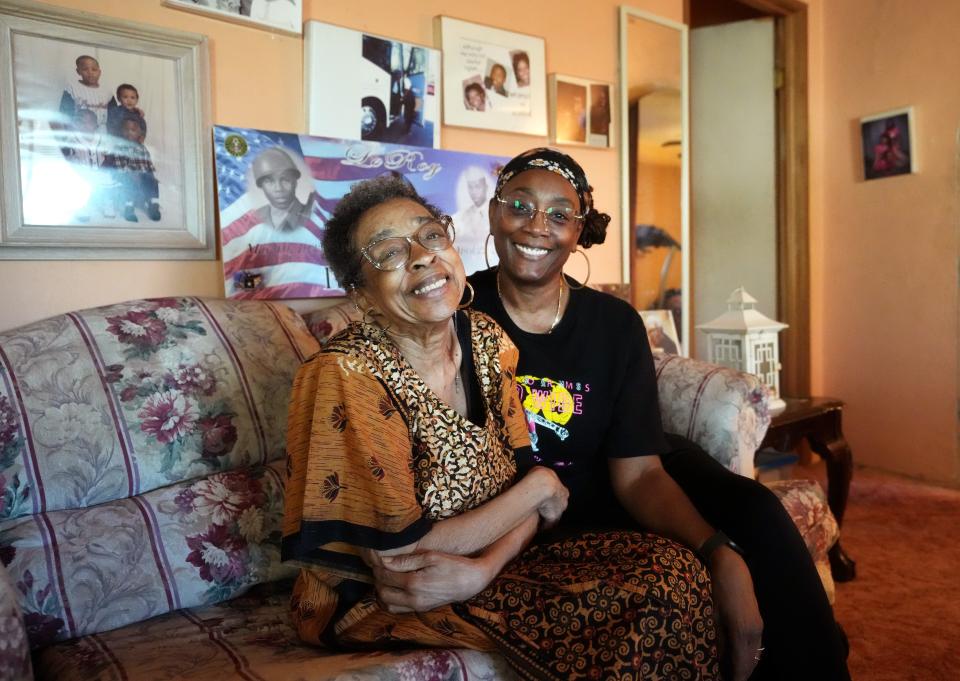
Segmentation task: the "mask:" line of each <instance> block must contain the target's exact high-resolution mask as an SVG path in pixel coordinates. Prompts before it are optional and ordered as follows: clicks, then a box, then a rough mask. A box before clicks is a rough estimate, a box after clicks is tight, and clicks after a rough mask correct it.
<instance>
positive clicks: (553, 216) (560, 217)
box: [494, 196, 583, 227]
mask: <svg viewBox="0 0 960 681" xmlns="http://www.w3.org/2000/svg"><path fill="white" fill-rule="evenodd" d="M494 198H495V199H496V200H497V201H499V202H500V205H501V206H503V216H504V217H505V218H506V219H507V221H508V222H509V223H511V224H512V225H513V226H514V227H523V226H526V225H528V224H530V223H531V222H533V220H534V218H536V217H537V213H543V220H544V222H545V223H546V224H547V225H549V226H550V227H566V226H567V225H570V224H572V223H574V222H576V221H577V220H582V219H583V216H582V215H578V214H577V213H575V212H574V210H573V208H572V207H570V206H547V207H546V208H537V206H536V204H534V203H533V201H531V200H530V199H528V198H522V197H519V196H506V197H503V196H495V197H494Z"/></svg>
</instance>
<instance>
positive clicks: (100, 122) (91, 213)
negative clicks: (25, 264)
mask: <svg viewBox="0 0 960 681" xmlns="http://www.w3.org/2000/svg"><path fill="white" fill-rule="evenodd" d="M208 85H209V77H208V65H207V44H206V39H205V38H204V37H203V36H200V35H195V34H191V33H183V32H179V31H171V30H167V29H160V28H154V27H150V26H143V25H139V24H134V23H131V22H127V21H122V20H117V19H111V18H108V17H103V16H96V15H93V14H88V13H82V12H75V11H71V10H63V9H57V8H52V7H50V6H48V5H41V4H38V3H35V2H30V1H29V0H4V1H3V2H2V3H0V159H2V163H0V187H2V197H3V200H2V204H0V258H7V259H43V260H47V259H98V260H103V259H108V260H109V259H114V260H126V259H184V260H200V259H208V260H212V259H214V258H215V257H216V241H215V239H214V211H213V209H212V206H211V205H209V204H210V203H212V195H213V182H212V163H211V157H212V144H211V140H210V134H209V123H208V121H209V116H208V111H209V107H208V104H207V101H208V98H207V91H208ZM208 197H210V198H208Z"/></svg>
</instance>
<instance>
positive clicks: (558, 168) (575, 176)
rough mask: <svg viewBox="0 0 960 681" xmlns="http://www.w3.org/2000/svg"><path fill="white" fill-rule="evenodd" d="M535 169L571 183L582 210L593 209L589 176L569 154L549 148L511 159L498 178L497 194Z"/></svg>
mask: <svg viewBox="0 0 960 681" xmlns="http://www.w3.org/2000/svg"><path fill="white" fill-rule="evenodd" d="M534 168H539V169H541V170H549V171H550V172H551V173H556V174H557V175H559V176H560V177H562V178H563V179H565V180H566V181H567V182H569V183H570V185H571V186H572V187H573V189H574V191H575V192H577V196H578V197H580V209H581V210H582V211H583V212H584V213H586V212H587V211H589V210H590V209H591V208H592V207H593V200H592V198H591V197H590V191H591V187H590V185H589V184H588V183H587V175H586V173H584V172H583V168H581V167H580V164H579V163H577V162H576V161H574V160H573V159H572V158H571V157H570V156H568V155H567V154H564V153H563V152H562V151H557V150H556V149H550V148H548V147H539V148H537V149H530V150H529V151H525V152H523V153H522V154H520V155H518V156H515V157H514V158H513V159H511V160H510V162H509V163H507V165H505V166H504V167H503V170H501V171H500V176H499V177H498V178H497V194H498V195H499V194H500V190H502V189H503V186H504V185H505V184H506V183H507V182H509V181H510V179H511V178H513V177H515V176H517V175H519V174H520V173H522V172H523V171H525V170H532V169H534Z"/></svg>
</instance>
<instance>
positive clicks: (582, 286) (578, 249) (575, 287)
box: [567, 246, 590, 290]
mask: <svg viewBox="0 0 960 681" xmlns="http://www.w3.org/2000/svg"><path fill="white" fill-rule="evenodd" d="M574 253H579V254H580V255H582V256H583V259H584V260H586V261H587V277H586V279H584V280H583V283H582V284H579V285H578V286H574V285H573V284H571V283H570V281H571V280H570V277H569V276H568V277H567V286H569V287H570V288H571V289H574V290H577V289H581V288H584V287H585V286H586V285H587V282H588V281H590V258H588V257H587V251H586V250H585V249H583V248H581V247H580V246H577V250H575V251H574Z"/></svg>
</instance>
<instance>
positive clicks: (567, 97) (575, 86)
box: [549, 73, 614, 147]
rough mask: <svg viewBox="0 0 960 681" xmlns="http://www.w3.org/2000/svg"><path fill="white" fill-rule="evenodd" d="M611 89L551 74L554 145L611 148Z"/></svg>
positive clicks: (581, 79)
mask: <svg viewBox="0 0 960 681" xmlns="http://www.w3.org/2000/svg"><path fill="white" fill-rule="evenodd" d="M612 93H613V85H612V84H611V83H603V82H600V81H595V80H584V79H583V78H574V77H573V76H561V75H560V74H557V73H551V74H550V88H549V96H550V139H551V140H552V141H553V142H555V143H556V144H584V145H588V146H591V147H612V146H613V135H612V131H613V129H614V126H613V123H612V111H613V106H612V103H611V95H612Z"/></svg>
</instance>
